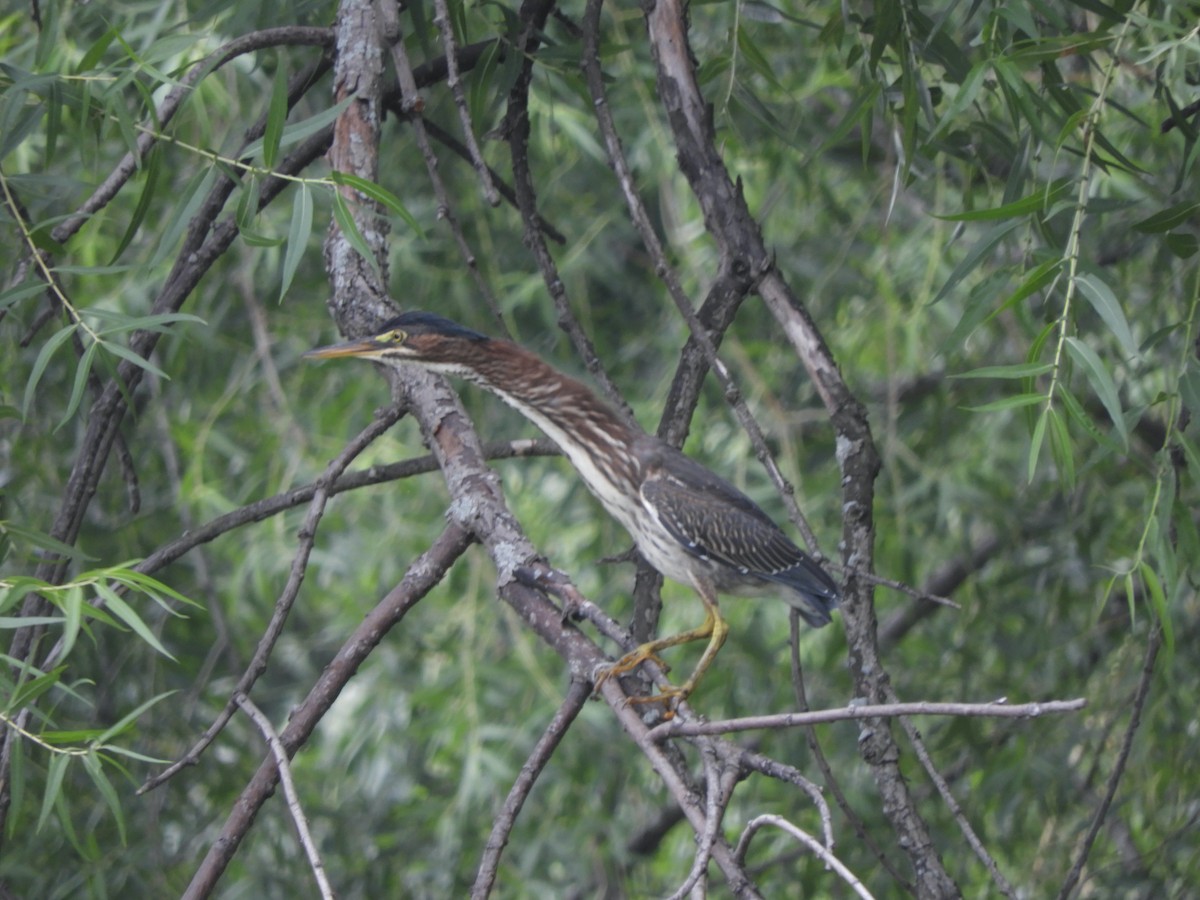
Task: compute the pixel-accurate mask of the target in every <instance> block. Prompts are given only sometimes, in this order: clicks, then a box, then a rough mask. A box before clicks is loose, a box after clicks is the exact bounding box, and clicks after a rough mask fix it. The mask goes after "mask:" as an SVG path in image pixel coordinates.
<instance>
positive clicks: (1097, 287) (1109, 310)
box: [1075, 274, 1138, 358]
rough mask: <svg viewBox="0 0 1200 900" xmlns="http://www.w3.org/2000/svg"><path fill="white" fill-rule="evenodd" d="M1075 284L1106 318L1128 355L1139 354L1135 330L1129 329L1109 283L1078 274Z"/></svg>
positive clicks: (1110, 329) (1094, 277)
mask: <svg viewBox="0 0 1200 900" xmlns="http://www.w3.org/2000/svg"><path fill="white" fill-rule="evenodd" d="M1075 285H1076V287H1078V288H1079V293H1081V294H1083V296H1084V298H1085V299H1086V300H1087V301H1088V302H1089V303H1090V304H1092V309H1094V310H1096V314H1097V315H1099V316H1100V318H1101V319H1103V320H1104V324H1105V325H1107V326H1108V330H1109V331H1111V332H1112V333H1113V335H1114V336H1115V337H1116V339H1117V340H1118V341H1119V342H1120V344H1121V349H1122V350H1124V351H1125V354H1126V357H1127V358H1128V357H1134V356H1137V353H1138V349H1137V343H1136V342H1135V341H1134V339H1133V332H1132V331H1130V330H1129V322H1128V321H1126V319H1125V312H1124V311H1123V310H1122V309H1121V304H1120V302H1119V301H1118V300H1117V297H1116V295H1115V294H1114V293H1113V292H1112V291H1111V290H1110V289H1109V287H1108V285H1107V284H1105V283H1104V282H1103V281H1102V280H1100V279H1099V278H1097V277H1096V276H1094V275H1087V274H1084V275H1076V276H1075Z"/></svg>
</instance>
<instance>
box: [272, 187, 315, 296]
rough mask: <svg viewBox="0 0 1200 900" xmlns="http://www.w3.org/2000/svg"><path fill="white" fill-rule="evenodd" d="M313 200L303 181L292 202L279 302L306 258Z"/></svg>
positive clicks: (310, 231)
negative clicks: (290, 223)
mask: <svg viewBox="0 0 1200 900" xmlns="http://www.w3.org/2000/svg"><path fill="white" fill-rule="evenodd" d="M312 217H313V202H312V190H311V189H310V188H309V186H308V185H307V184H304V183H302V184H301V185H300V190H298V191H297V192H296V199H295V201H294V202H293V203H292V225H291V227H290V228H289V229H288V238H287V250H286V251H285V252H284V254H283V275H282V279H281V281H280V284H279V302H280V303H282V302H283V298H284V297H285V296H286V295H287V292H288V288H289V287H291V286H292V279H293V278H294V277H295V275H296V269H297V268H298V267H299V266H300V261H301V260H302V259H304V251H305V250H306V249H307V248H308V238H309V236H310V235H311V234H312Z"/></svg>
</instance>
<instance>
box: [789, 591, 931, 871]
mask: <svg viewBox="0 0 1200 900" xmlns="http://www.w3.org/2000/svg"><path fill="white" fill-rule="evenodd" d="M788 627H789V629H790V636H791V639H790V641H789V643H790V645H791V661H792V689H793V691H794V693H795V696H796V704H797V706H798V707H799V708H800V710H801V711H803V712H808V711H809V709H810V707H809V705H808V693H807V691H806V690H805V687H804V669H803V668H802V667H801V665H800V614H799V613H798V612H796V610H794V609H793V610H792V611H791V614H790V615H789V616H788ZM804 737H805V740H806V742H807V743H808V750H809V752H810V753H811V754H812V756H813V760H814V761H815V762H816V764H817V768H818V769H820V770H821V777H822V778H824V779H825V786H826V787H827V788H829V791H830V793H832V794H833V799H834V802H835V803H837V805H838V809H840V810H841V811H842V815H844V816H845V817H846V819H847V821H849V823H850V827H851V828H853V829H854V834H855V836H856V837H857V838H858V839H859V840H860V841H862V842H863V844H865V845H866V847H867V849H869V850H870V851H871V853H872V854H873V855H874V857H875V858H876V859H877V860H879V864H880V865H881V866H883V867H884V869H886V870H887V872H888V874H889V875H891V876H892V878H893V879H894V880H895V882H896V884H898V885H900V886H901V887H902V888H903V889H904V890H906V891H908V892H909V893H912V883H911V882H910V881H909V879H908V878H906V877H905V876H904V875H903V874H901V872H900V870H899V869H897V868H896V866H895V865H894V864H893V863H892V861H891V860H890V859H889V858H888V856H887V854H886V853H885V852H884V850H883V848H882V847H880V846H879V842H878V841H877V840H875V836H874V835H873V834H872V833H871V831H870V830H869V829H868V828H867V825H866V823H865V822H864V821H863V820H862V817H861V816H860V815H859V814H858V811H857V810H855V808H854V807H853V806H851V804H850V800H849V799H848V798H847V797H846V795H845V793H843V791H842V786H841V784H840V783H839V782H838V780H837V777H836V776H835V775H834V774H833V767H832V766H831V765H829V760H828V759H827V758H826V757H825V751H824V749H822V747H821V741H820V738H818V736H817V729H816V727H815V726H813V725H807V726H805V728H804ZM826 815H828V811H826ZM827 841H828V842H829V843H828V847H829V849H830V850H832V849H833V843H832V835H830V834H827Z"/></svg>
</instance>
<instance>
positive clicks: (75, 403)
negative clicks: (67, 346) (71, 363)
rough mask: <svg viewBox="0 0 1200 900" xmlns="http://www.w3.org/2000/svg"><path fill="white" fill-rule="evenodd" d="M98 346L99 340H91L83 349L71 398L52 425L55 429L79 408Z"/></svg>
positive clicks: (69, 418)
mask: <svg viewBox="0 0 1200 900" xmlns="http://www.w3.org/2000/svg"><path fill="white" fill-rule="evenodd" d="M99 346H100V342H99V341H92V342H91V343H90V344H88V348H87V349H86V350H84V351H83V356H82V357H80V359H79V365H78V366H77V367H76V369H75V383H74V384H73V385H71V399H70V400H68V401H67V409H66V411H65V412H64V413H63V417H62V420H61V421H60V422H59V423H58V424H57V425H56V426H55V427H54V430H55V431H58V429H60V428H62V427H63V426H64V425H66V424H67V423H68V422H70V421H71V417H72V416H73V415H75V411H76V410H77V409H79V403H80V401H81V400H83V392H84V390H85V389H86V388H87V380H88V375H90V374H91V373H92V364H93V363H94V362H95V361H96V348H97V347H99Z"/></svg>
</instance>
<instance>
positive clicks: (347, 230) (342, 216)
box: [333, 190, 380, 277]
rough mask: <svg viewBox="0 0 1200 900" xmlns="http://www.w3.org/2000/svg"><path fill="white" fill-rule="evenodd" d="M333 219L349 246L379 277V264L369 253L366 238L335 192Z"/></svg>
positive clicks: (342, 198) (343, 201)
mask: <svg viewBox="0 0 1200 900" xmlns="http://www.w3.org/2000/svg"><path fill="white" fill-rule="evenodd" d="M333 218H334V220H335V221H336V222H337V224H338V227H339V228H340V229H342V234H343V235H344V236H345V238H346V240H348V241H349V242H350V246H352V247H353V248H354V249H355V250H357V251H358V255H359V256H361V257H362V258H363V259H365V260H366V261H367V264H368V265H369V266H370V267H371V270H372V271H373V272H374V273H375V275H376V277H379V275H380V272H379V263H378V261H377V260H376V259H375V254H374V253H372V252H371V248H370V247H369V246H367V240H366V238H364V237H363V236H362V232H361V231H359V230H358V223H357V222H355V221H354V216H353V215H352V214H351V212H350V207H349V206H347V205H346V200H345V198H344V197H342V195H341V193H340V192H338V191H336V190H335V191H334V192H333Z"/></svg>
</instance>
